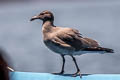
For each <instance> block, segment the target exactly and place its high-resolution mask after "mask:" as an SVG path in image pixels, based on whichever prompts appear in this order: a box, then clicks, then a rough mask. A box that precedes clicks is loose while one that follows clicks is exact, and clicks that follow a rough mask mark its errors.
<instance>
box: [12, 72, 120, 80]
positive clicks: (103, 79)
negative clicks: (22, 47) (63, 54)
mask: <svg viewBox="0 0 120 80" xmlns="http://www.w3.org/2000/svg"><path fill="white" fill-rule="evenodd" d="M10 78H11V80H120V74H92V75H83V76H82V78H80V77H79V76H77V77H71V75H54V74H50V73H32V72H11V73H10Z"/></svg>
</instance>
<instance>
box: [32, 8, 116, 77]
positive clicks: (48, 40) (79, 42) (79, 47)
mask: <svg viewBox="0 0 120 80" xmlns="http://www.w3.org/2000/svg"><path fill="white" fill-rule="evenodd" d="M37 19H38V20H42V21H43V24H42V33H43V42H44V44H45V45H46V46H47V47H48V48H49V49H50V50H52V51H53V52H55V53H58V54H60V56H61V57H62V61H63V64H62V69H61V71H60V72H59V73H56V74H63V73H64V66H65V56H66V55H69V56H71V57H72V59H73V62H74V63H75V66H76V69H77V72H76V73H74V74H73V76H77V75H79V76H80V77H81V78H82V74H81V72H80V69H79V67H78V65H77V62H76V59H75V55H82V54H86V53H102V54H103V53H114V50H113V49H110V48H104V47H101V46H100V44H99V43H98V42H97V41H95V40H93V39H90V38H87V37H83V36H82V34H81V33H80V32H79V30H77V29H73V28H69V27H60V26H55V25H54V15H53V13H52V12H51V11H49V10H44V11H42V12H41V13H40V14H38V15H35V16H33V17H32V18H31V19H30V21H34V20H37Z"/></svg>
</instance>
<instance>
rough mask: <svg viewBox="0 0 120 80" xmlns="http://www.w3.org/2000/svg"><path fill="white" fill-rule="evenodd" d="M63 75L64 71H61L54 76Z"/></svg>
mask: <svg viewBox="0 0 120 80" xmlns="http://www.w3.org/2000/svg"><path fill="white" fill-rule="evenodd" d="M63 73H64V71H61V72H59V73H52V74H55V75H61V74H63Z"/></svg>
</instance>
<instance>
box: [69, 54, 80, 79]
mask: <svg viewBox="0 0 120 80" xmlns="http://www.w3.org/2000/svg"><path fill="white" fill-rule="evenodd" d="M71 57H72V59H73V61H74V63H75V66H76V68H77V72H76V73H74V74H73V76H77V75H80V78H82V75H81V73H80V69H79V67H78V65H77V62H76V59H75V57H73V56H72V55H71Z"/></svg>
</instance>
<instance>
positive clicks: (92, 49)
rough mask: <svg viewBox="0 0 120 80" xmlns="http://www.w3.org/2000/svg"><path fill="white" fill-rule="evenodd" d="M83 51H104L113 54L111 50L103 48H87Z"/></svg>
mask: <svg viewBox="0 0 120 80" xmlns="http://www.w3.org/2000/svg"><path fill="white" fill-rule="evenodd" d="M83 50H85V51H105V52H107V53H114V50H113V49H109V48H103V47H89V48H84V49H83Z"/></svg>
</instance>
